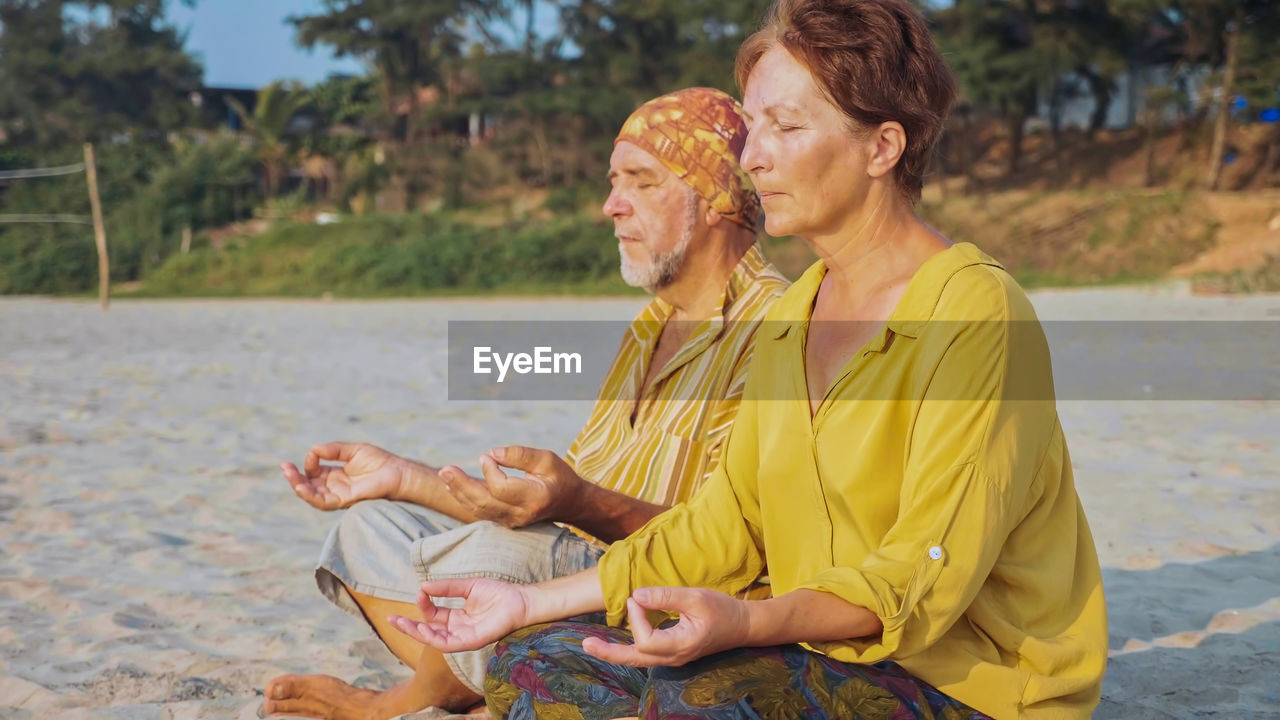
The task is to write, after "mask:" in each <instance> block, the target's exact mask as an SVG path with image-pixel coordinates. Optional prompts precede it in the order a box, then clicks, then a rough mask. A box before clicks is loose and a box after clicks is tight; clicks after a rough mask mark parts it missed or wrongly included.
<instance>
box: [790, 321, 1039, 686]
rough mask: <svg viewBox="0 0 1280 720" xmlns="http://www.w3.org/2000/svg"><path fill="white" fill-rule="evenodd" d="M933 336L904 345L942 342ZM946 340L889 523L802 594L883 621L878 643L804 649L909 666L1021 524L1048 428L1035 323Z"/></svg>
mask: <svg viewBox="0 0 1280 720" xmlns="http://www.w3.org/2000/svg"><path fill="white" fill-rule="evenodd" d="M926 332H927V331H926ZM939 334H940V333H939ZM937 335H938V334H935V335H934V336H928V335H926V334H924V333H922V334H921V337H920V338H917V339H915V340H913V342H941V341H940V340H939V338H938V337H937ZM945 343H946V345H945V348H944V349H941V350H940V351H939V354H938V357H939V358H940V359H939V361H938V363H937V364H936V365H935V366H934V369H933V372H932V374H931V376H930V378H929V380H928V383H927V385H926V386H925V387H926V389H925V391H924V393H923V395H922V397H921V400H920V402H919V405H918V408H917V411H916V414H915V417H914V422H913V423H912V427H911V429H910V433H909V438H910V444H909V446H908V451H907V453H906V458H905V467H904V474H903V484H902V489H901V495H900V502H899V512H898V516H897V518H896V520H895V521H894V523H893V525H892V526H891V527H890V529H889V531H888V532H887V533H886V534H885V535H884V536H883V538H882V539H881V542H880V544H879V545H878V547H876V548H875V549H874V550H873V551H872V552H870V553H869V554H868V555H867V556H866V558H865V559H864V561H863V562H862V563H861V564H860V565H859V566H857V567H832V568H829V569H826V570H823V571H821V572H819V573H817V574H816V575H815V576H813V577H812V578H811V579H809V580H808V581H806V582H804V583H803V584H801V585H800V587H804V588H808V589H812V590H819V591H823V592H828V593H832V594H834V595H837V596H839V597H840V598H842V599H844V600H846V601H847V602H849V603H851V604H853V605H857V606H861V607H865V608H867V609H869V610H871V611H872V612H873V613H875V614H876V615H877V616H878V617H879V618H880V620H881V622H882V623H883V624H884V629H883V632H882V633H881V634H880V635H879V636H875V637H868V638H862V639H856V640H849V641H842V642H836V643H818V644H815V645H814V646H813V647H814V648H815V649H817V650H820V651H822V652H826V653H828V654H831V655H832V656H833V657H837V658H838V659H840V660H843V661H849V662H876V661H879V660H883V659H887V658H895V657H896V658H901V657H907V656H910V655H913V654H915V653H918V652H920V651H922V650H924V649H926V648H928V647H930V646H931V645H933V644H934V643H936V642H937V641H938V640H939V639H940V638H942V636H943V635H945V634H946V633H947V632H948V630H949V629H950V628H951V627H952V626H953V625H954V624H955V623H956V622H957V621H958V620H959V619H960V617H961V616H962V615H963V614H964V612H965V611H966V609H967V608H968V607H969V605H970V604H971V603H972V602H973V600H974V598H975V596H977V594H978V592H979V590H980V589H981V588H982V587H983V585H984V584H985V583H986V582H987V579H988V576H989V575H990V573H991V571H992V568H993V566H994V565H995V563H996V561H997V559H998V558H999V556H1000V553H1001V552H1002V549H1003V547H1004V545H1005V542H1006V540H1007V538H1008V537H1009V534H1010V533H1011V532H1012V531H1013V529H1014V528H1015V527H1016V526H1017V525H1018V523H1019V522H1021V520H1022V519H1023V518H1024V517H1025V516H1026V513H1027V511H1028V508H1027V507H1026V506H1027V504H1028V499H1029V498H1030V497H1032V496H1033V494H1034V493H1033V492H1032V488H1033V487H1034V485H1035V483H1036V481H1037V480H1036V475H1037V471H1038V469H1039V466H1040V464H1041V463H1042V461H1043V458H1044V456H1045V452H1046V448H1047V447H1048V445H1049V443H1050V440H1051V438H1052V437H1053V433H1054V432H1055V431H1056V430H1057V419H1056V411H1055V409H1054V403H1053V398H1052V375H1051V372H1050V368H1049V362H1048V348H1047V345H1046V344H1045V342H1044V336H1043V333H1042V331H1041V330H1040V328H1039V325H1038V324H1028V323H1009V322H1002V321H984V322H976V323H972V324H969V325H965V326H961V327H959V329H958V330H957V331H956V332H955V333H954V335H953V336H951V337H947V338H945ZM1046 383H1047V384H1046Z"/></svg>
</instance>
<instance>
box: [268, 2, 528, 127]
mask: <svg viewBox="0 0 1280 720" xmlns="http://www.w3.org/2000/svg"><path fill="white" fill-rule="evenodd" d="M506 8H507V5H506V3H504V2H502V1H501V0H414V2H401V1H400V0H324V12H322V13H319V14H316V15H301V16H294V17H291V18H289V21H290V22H292V23H293V24H294V26H295V27H296V28H297V29H298V40H299V42H301V43H302V44H303V45H304V46H306V47H314V46H315V45H317V44H320V43H324V44H328V45H331V46H333V47H334V48H335V50H336V51H337V54H338V55H339V56H343V55H347V56H352V57H356V58H359V59H361V60H364V61H366V62H367V63H369V64H370V65H371V66H372V67H373V68H374V69H375V70H376V73H377V76H378V78H379V79H380V80H381V81H382V87H381V88H380V93H381V96H382V102H383V105H384V108H385V109H386V111H387V112H386V114H387V117H388V118H395V117H400V118H402V120H400V121H398V122H397V123H396V126H395V127H393V128H392V131H391V134H392V137H393V138H395V139H397V140H401V141H403V140H410V139H413V137H414V126H413V123H414V121H415V120H416V118H417V115H418V106H419V103H418V92H417V91H418V88H419V87H424V86H428V85H432V84H437V85H443V86H444V87H445V91H446V92H447V91H448V82H447V81H448V77H447V73H446V66H447V61H448V60H449V59H451V58H457V57H458V56H459V55H460V54H461V47H462V45H463V43H464V41H465V30H466V28H467V26H468V23H473V22H474V23H477V24H478V25H480V26H484V25H485V24H486V23H488V22H489V21H491V20H493V19H494V18H496V17H499V16H501V15H502V13H504V12H505V11H506ZM400 97H403V98H407V100H408V111H407V113H405V114H403V115H397V113H396V112H395V102H396V100H397V98H400Z"/></svg>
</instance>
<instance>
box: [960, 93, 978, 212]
mask: <svg viewBox="0 0 1280 720" xmlns="http://www.w3.org/2000/svg"><path fill="white" fill-rule="evenodd" d="M962 117H963V120H962V121H961V126H960V127H961V128H962V133H963V134H962V136H961V139H960V163H961V165H962V166H963V167H964V187H963V189H962V190H961V191H960V194H961V195H966V196H967V195H969V193H971V192H973V184H974V183H973V165H974V162H975V161H974V157H973V145H974V141H975V140H976V138H974V137H973V130H972V127H973V121H972V117H971V115H970V113H969V111H968V110H965V111H964V114H963V116H962Z"/></svg>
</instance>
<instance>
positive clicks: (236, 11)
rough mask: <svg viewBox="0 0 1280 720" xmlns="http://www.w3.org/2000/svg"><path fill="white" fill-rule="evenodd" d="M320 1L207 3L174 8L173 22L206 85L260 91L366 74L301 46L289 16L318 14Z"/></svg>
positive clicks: (322, 51)
mask: <svg viewBox="0 0 1280 720" xmlns="http://www.w3.org/2000/svg"><path fill="white" fill-rule="evenodd" d="M320 7H321V5H320V2H319V0H203V1H202V2H198V3H197V4H196V6H195V8H194V9H192V8H188V7H187V6H185V5H183V4H182V3H178V2H173V3H171V4H170V8H169V13H168V15H169V19H170V20H171V21H172V22H173V23H174V24H175V25H177V26H178V28H179V29H180V30H183V31H185V32H186V33H187V50H188V51H190V52H191V53H192V54H194V55H196V56H198V57H200V59H201V60H202V61H203V63H204V81H205V84H206V85H213V86H217V87H255V88H256V87H262V86H263V85H267V84H269V83H271V82H272V81H274V80H286V79H294V80H301V81H303V82H305V83H308V84H310V83H314V82H316V81H318V80H323V79H325V78H326V77H328V75H329V74H330V73H334V72H343V73H362V72H364V68H363V66H362V65H361V64H360V63H359V62H358V61H356V60H354V59H352V58H342V59H338V58H335V57H334V56H333V51H332V50H331V49H328V48H325V47H317V48H316V49H315V50H314V51H313V52H310V53H309V52H308V51H307V50H305V49H303V48H301V47H299V46H298V44H297V42H296V41H295V40H294V32H293V25H291V24H289V23H288V22H286V20H285V18H287V17H289V16H290V15H307V14H312V13H315V12H318V11H319V9H320Z"/></svg>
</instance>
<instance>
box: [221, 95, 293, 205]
mask: <svg viewBox="0 0 1280 720" xmlns="http://www.w3.org/2000/svg"><path fill="white" fill-rule="evenodd" d="M227 102H229V103H230V104H231V107H232V108H233V109H234V110H235V112H236V114H237V115H239V116H240V119H241V121H242V122H244V126H245V129H246V130H248V131H249V133H250V134H251V135H253V140H254V144H255V146H256V148H257V154H258V160H259V162H261V163H262V177H263V184H264V188H265V190H266V194H267V197H269V198H270V197H275V195H276V193H277V192H278V191H279V189H280V179H281V178H282V177H283V174H284V171H285V168H284V163H285V160H287V159H288V157H289V146H288V144H287V142H286V133H288V131H289V122H290V121H291V120H293V116H294V115H296V114H297V112H298V111H299V110H301V109H302V108H303V107H305V106H306V105H307V104H308V103H309V102H310V98H309V97H308V95H307V92H306V90H304V89H302V88H299V87H294V86H290V85H287V84H285V83H280V82H275V83H271V84H270V85H268V86H266V87H265V88H263V89H261V90H259V91H258V101H257V104H256V105H254V107H253V112H252V113H251V112H249V111H248V110H246V109H245V107H244V105H243V104H241V102H240V101H239V100H236V99H235V98H233V97H228V98H227Z"/></svg>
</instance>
